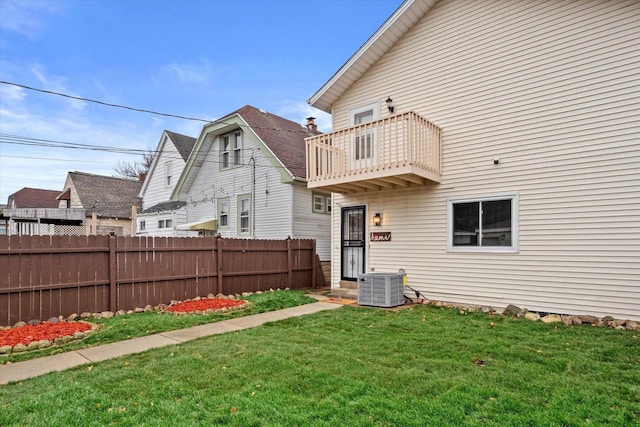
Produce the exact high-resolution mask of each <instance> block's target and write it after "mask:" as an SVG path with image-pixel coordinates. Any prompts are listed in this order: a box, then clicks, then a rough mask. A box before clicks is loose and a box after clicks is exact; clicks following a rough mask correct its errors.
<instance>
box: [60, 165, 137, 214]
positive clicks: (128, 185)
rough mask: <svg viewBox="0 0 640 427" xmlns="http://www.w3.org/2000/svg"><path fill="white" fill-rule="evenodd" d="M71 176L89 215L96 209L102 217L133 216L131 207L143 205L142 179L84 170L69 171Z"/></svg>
mask: <svg viewBox="0 0 640 427" xmlns="http://www.w3.org/2000/svg"><path fill="white" fill-rule="evenodd" d="M69 178H70V179H71V181H72V182H73V186H74V187H75V189H76V192H77V194H78V197H79V198H80V203H81V204H82V207H83V208H84V209H86V210H87V215H90V214H91V212H93V210H94V209H95V211H96V213H97V214H98V216H101V217H108V218H131V207H132V206H133V205H134V204H135V205H136V206H138V208H139V207H140V206H141V203H140V198H139V197H138V193H139V192H140V187H141V186H142V183H141V182H140V181H132V180H128V179H121V178H114V177H112V176H102V175H93V174H89V173H84V172H69Z"/></svg>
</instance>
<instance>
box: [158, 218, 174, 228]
mask: <svg viewBox="0 0 640 427" xmlns="http://www.w3.org/2000/svg"><path fill="white" fill-rule="evenodd" d="M172 225H173V221H172V220H170V219H160V220H158V228H171V227H172Z"/></svg>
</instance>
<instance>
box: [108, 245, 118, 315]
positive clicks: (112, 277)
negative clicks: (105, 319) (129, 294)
mask: <svg viewBox="0 0 640 427" xmlns="http://www.w3.org/2000/svg"><path fill="white" fill-rule="evenodd" d="M116 242H117V238H116V237H115V236H111V237H109V311H112V312H114V313H115V312H116V311H117V308H116V304H117V290H116V283H117V279H118V277H117V266H118V262H117V261H118V258H117V257H118V255H117V252H116V246H117V245H116Z"/></svg>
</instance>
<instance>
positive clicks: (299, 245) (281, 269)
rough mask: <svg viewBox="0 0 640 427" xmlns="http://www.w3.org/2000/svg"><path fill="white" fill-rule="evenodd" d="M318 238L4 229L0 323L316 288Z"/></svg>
mask: <svg viewBox="0 0 640 427" xmlns="http://www.w3.org/2000/svg"><path fill="white" fill-rule="evenodd" d="M319 271H320V267H319V265H318V260H317V256H316V247H315V240H306V239H304V240H303V239H294V240H292V239H286V240H249V239H222V238H217V237H197V238H193V237H192V238H189V237H155V238H154V237H113V236H70V235H65V236H0V325H12V324H15V322H17V321H20V320H23V321H28V320H31V319H41V320H46V319H48V318H51V317H57V316H58V315H63V316H68V315H70V314H72V313H78V314H80V313H83V312H91V313H95V312H102V311H113V312H115V311H118V310H130V309H133V308H135V307H144V306H146V305H148V304H150V305H157V304H168V303H169V302H170V301H171V300H180V301H181V300H185V299H190V298H194V297H196V296H206V295H208V294H218V293H223V294H226V295H228V294H239V293H242V292H255V291H265V290H269V289H271V288H273V289H276V288H286V287H288V288H291V289H300V288H309V287H316V285H317V284H322V283H318V282H317V280H323V279H324V276H322V277H321V278H318V277H317V276H316V275H317V274H318V272H319Z"/></svg>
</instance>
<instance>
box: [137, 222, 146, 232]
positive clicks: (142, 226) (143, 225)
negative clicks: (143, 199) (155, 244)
mask: <svg viewBox="0 0 640 427" xmlns="http://www.w3.org/2000/svg"><path fill="white" fill-rule="evenodd" d="M139 229H140V231H144V230H146V229H147V223H146V222H145V221H140V227H139Z"/></svg>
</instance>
